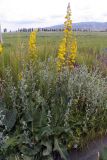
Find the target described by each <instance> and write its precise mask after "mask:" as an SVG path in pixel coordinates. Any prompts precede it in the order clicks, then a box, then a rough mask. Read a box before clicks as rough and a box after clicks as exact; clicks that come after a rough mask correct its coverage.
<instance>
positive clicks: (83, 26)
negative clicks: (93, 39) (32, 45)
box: [47, 22, 107, 31]
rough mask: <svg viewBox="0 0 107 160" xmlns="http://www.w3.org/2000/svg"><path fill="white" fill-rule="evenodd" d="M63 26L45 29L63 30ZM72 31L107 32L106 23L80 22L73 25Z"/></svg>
mask: <svg viewBox="0 0 107 160" xmlns="http://www.w3.org/2000/svg"><path fill="white" fill-rule="evenodd" d="M63 27H64V25H63V24H61V25H55V26H51V27H47V29H63ZM73 29H76V30H92V31H105V30H106V31H107V22H80V23H73Z"/></svg>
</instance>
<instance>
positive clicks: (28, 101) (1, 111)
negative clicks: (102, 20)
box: [0, 32, 107, 160]
mask: <svg viewBox="0 0 107 160" xmlns="http://www.w3.org/2000/svg"><path fill="white" fill-rule="evenodd" d="M74 34H75V35H76V38H77V42H78V54H77V59H76V63H77V64H78V65H77V67H75V68H74V70H69V69H68V68H65V69H64V70H63V71H62V72H58V71H57V69H56V63H55V60H56V56H57V52H58V46H59V43H60V41H61V39H62V37H63V33H62V32H52V33H51V32H38V33H37V42H36V43H37V54H38V57H37V58H36V57H35V58H34V59H33V60H32V59H27V57H28V56H27V55H28V42H29V33H6V34H3V39H4V44H3V46H4V51H3V54H2V55H1V56H0V76H1V79H2V80H1V79H0V91H2V92H0V120H1V124H2V127H1V128H0V129H1V133H3V134H1V136H2V137H1V139H2V143H0V156H1V155H2V156H5V157H6V158H8V159H16V158H17V157H18V159H23V160H25V159H28V160H31V159H34V160H42V159H43V160H45V159H46V160H50V159H53V160H54V159H57V158H56V156H57V153H58V156H59V154H60V156H61V158H62V159H64V160H66V159H67V158H66V156H67V151H68V150H71V149H72V148H73V147H74V146H77V147H78V148H81V147H83V146H84V145H86V144H87V143H88V142H89V141H90V140H92V139H94V138H95V137H96V136H102V135H103V134H105V132H106V131H107V129H106V123H107V116H106V115H107V107H106V99H107V79H106V77H107V74H105V75H102V73H101V72H99V70H93V68H94V67H96V68H97V65H98V57H99V62H100V59H101V60H102V59H103V58H104V56H103V55H104V54H105V55H106V44H107V33H102V32H89V33H88V32H87V33H86V32H75V33H74ZM103 52H105V53H103ZM81 64H82V65H81ZM83 64H85V65H83ZM100 65H101V64H100ZM101 67H102V68H101ZM101 67H100V69H101V71H103V70H104V66H101ZM96 68H95V69H96ZM19 75H20V76H19ZM90 135H91V136H90ZM22 154H23V157H22ZM9 157H10V158H9ZM12 157H14V158H12Z"/></svg>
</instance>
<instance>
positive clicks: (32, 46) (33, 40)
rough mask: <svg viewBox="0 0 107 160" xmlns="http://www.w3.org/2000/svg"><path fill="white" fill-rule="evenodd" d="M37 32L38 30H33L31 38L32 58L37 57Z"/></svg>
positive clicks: (30, 51)
mask: <svg viewBox="0 0 107 160" xmlns="http://www.w3.org/2000/svg"><path fill="white" fill-rule="evenodd" d="M36 33H37V31H33V32H31V34H30V38H29V53H30V57H31V58H32V59H33V58H35V57H37V54H36Z"/></svg>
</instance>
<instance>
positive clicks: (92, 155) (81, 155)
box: [69, 135, 107, 160]
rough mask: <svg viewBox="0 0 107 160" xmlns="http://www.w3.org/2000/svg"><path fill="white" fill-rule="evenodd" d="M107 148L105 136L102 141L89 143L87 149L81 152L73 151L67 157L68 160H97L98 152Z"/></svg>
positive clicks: (106, 137)
mask: <svg viewBox="0 0 107 160" xmlns="http://www.w3.org/2000/svg"><path fill="white" fill-rule="evenodd" d="M105 146H106V147H107V135H106V136H104V137H103V138H102V139H97V140H95V141H92V142H90V144H89V145H88V147H86V148H84V150H82V151H77V150H73V151H72V152H71V154H70V156H69V160H98V152H100V151H101V150H102V149H103V148H104V147H105Z"/></svg>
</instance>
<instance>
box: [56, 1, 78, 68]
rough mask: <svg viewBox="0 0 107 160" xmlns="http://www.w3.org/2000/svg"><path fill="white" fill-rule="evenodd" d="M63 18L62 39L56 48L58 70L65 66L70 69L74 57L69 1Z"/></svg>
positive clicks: (75, 47) (75, 43) (74, 49)
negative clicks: (57, 48)
mask: <svg viewBox="0 0 107 160" xmlns="http://www.w3.org/2000/svg"><path fill="white" fill-rule="evenodd" d="M65 19H66V21H65V22H64V39H63V40H62V42H61V44H60V46H59V50H58V61H57V67H58V70H61V69H62V68H64V67H65V66H68V67H69V68H70V69H72V68H73V67H74V64H75V59H76V53H77V42H76V39H75V38H73V35H72V20H71V9H70V3H69V4H68V7H67V15H66V17H65Z"/></svg>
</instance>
